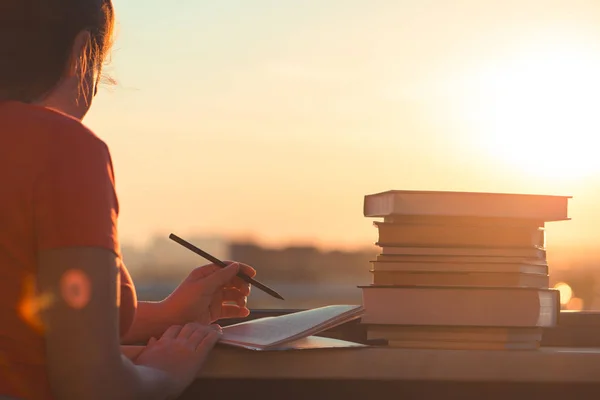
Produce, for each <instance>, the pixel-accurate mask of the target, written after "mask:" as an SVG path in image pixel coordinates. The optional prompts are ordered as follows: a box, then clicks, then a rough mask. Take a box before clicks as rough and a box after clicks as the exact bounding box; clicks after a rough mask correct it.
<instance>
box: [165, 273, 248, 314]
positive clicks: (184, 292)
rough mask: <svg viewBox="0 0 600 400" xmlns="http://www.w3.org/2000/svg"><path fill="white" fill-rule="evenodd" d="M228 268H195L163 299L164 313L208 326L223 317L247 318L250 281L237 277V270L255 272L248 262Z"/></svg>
mask: <svg viewBox="0 0 600 400" xmlns="http://www.w3.org/2000/svg"><path fill="white" fill-rule="evenodd" d="M226 262H227V263H228V264H229V265H228V266H227V267H226V268H221V267H219V266H217V265H214V264H208V265H204V266H202V267H198V268H196V269H194V270H193V271H192V272H191V273H190V274H189V276H188V277H187V278H186V279H185V280H184V281H183V282H181V284H180V285H179V286H178V287H177V289H175V290H174V291H173V293H171V295H170V296H169V297H167V298H166V299H165V300H163V301H162V304H161V308H162V312H164V313H165V314H166V315H169V319H170V320H171V321H175V323H176V324H181V325H182V324H185V323H188V322H198V323H201V324H204V325H208V324H210V323H212V322H214V321H216V320H218V319H222V318H240V317H246V316H248V314H250V311H249V310H248V308H247V307H246V304H247V296H248V295H249V294H250V284H248V283H246V282H244V281H243V280H242V279H241V278H238V277H237V276H236V274H237V273H238V271H241V272H243V273H245V274H246V275H248V276H250V277H253V276H254V275H256V271H255V270H254V269H253V268H252V267H250V266H248V265H245V264H241V263H231V262H229V261H226Z"/></svg>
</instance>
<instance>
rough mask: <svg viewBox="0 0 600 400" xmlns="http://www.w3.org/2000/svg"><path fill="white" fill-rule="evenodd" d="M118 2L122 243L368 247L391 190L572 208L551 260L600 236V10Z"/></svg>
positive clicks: (110, 102) (111, 102) (110, 96)
mask: <svg viewBox="0 0 600 400" xmlns="http://www.w3.org/2000/svg"><path fill="white" fill-rule="evenodd" d="M114 2H115V7H116V13H117V23H118V25H117V36H116V41H115V45H114V49H113V53H112V57H111V62H110V64H109V65H108V67H107V69H106V72H107V74H109V75H110V76H111V77H112V78H114V79H115V80H116V81H117V82H118V84H117V85H116V86H112V87H104V88H103V89H101V91H100V94H99V96H98V97H97V98H96V100H95V103H94V106H93V108H92V111H91V112H90V114H89V115H88V117H87V118H86V121H85V122H86V123H87V124H88V125H89V126H90V127H91V128H92V129H93V130H94V131H95V132H96V133H97V134H98V135H99V136H100V137H101V138H103V139H104V140H105V141H106V142H107V144H108V145H109V148H110V149H111V152H112V156H113V161H114V166H115V170H116V180H117V190H118V195H119V200H120V206H121V214H120V222H119V229H120V235H121V240H122V241H123V242H126V243H134V244H144V243H146V242H147V241H148V240H149V238H151V237H152V236H154V235H156V234H159V235H166V234H168V233H169V232H175V233H177V234H179V235H180V236H184V237H185V235H191V234H194V235H196V234H205V235H207V236H211V235H223V236H226V237H234V238H243V239H252V240H256V241H259V242H261V243H264V244H268V245H286V244H291V243H302V244H314V245H318V246H321V247H329V248H331V247H343V248H349V247H357V246H358V247H360V246H369V245H372V243H373V242H374V241H375V240H376V229H375V228H374V227H373V226H372V221H371V220H369V219H367V218H365V217H364V216H363V215H362V204H363V198H364V195H366V194H371V193H377V192H381V191H386V190H391V189H403V190H454V191H485V192H507V193H536V194H558V195H572V196H573V199H572V200H571V203H570V216H571V218H572V220H571V221H566V222H556V223H552V224H549V225H548V228H547V231H548V246H549V247H550V246H553V245H556V246H559V245H560V246H566V247H567V248H569V246H570V247H571V248H575V247H577V248H580V247H587V248H591V247H593V246H594V245H595V244H596V243H598V241H599V239H600V237H599V235H598V233H597V232H596V229H595V228H596V225H598V224H599V223H600V156H599V155H598V154H597V153H598V151H599V146H598V144H597V143H600V139H599V137H598V136H600V112H599V111H598V110H599V106H600V73H598V71H600V2H598V1H594V0H590V1H577V0H569V1H567V0H563V1H552V0H518V1H513V0H486V1H480V0H462V1H459V0H396V1H383V0H370V1H367V0H362V1H359V0H302V1H300V0H294V1H292V0H278V1H275V0H272V1H266V0H238V1H233V0H219V1H218V2H216V1H203V0H194V1H192V0H172V1H170V2H166V1H158V0H143V1H142V0H127V1H125V0H114Z"/></svg>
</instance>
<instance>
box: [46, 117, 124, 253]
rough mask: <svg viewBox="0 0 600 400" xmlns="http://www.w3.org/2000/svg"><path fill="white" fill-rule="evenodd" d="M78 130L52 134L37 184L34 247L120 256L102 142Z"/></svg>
mask: <svg viewBox="0 0 600 400" xmlns="http://www.w3.org/2000/svg"><path fill="white" fill-rule="evenodd" d="M78 127H79V126H78ZM80 128H81V131H80V132H70V131H69V132H57V133H56V142H54V143H53V145H52V151H51V152H50V156H49V158H48V160H47V162H46V164H45V168H44V170H43V171H41V172H40V176H39V178H38V181H37V182H36V185H35V188H34V202H35V204H34V210H35V211H34V213H35V215H34V220H35V231H36V235H37V237H36V241H37V248H38V250H45V249H51V248H59V247H76V246H86V247H87V246H89V247H102V248H105V249H108V250H112V251H113V252H115V254H117V255H118V256H120V247H119V241H118V237H117V215H118V212H119V205H118V201H117V196H116V193H115V182H114V174H113V166H112V160H111V157H110V153H109V150H108V148H107V146H106V144H104V142H102V141H101V140H100V139H98V138H97V137H96V136H94V135H93V134H92V133H91V132H89V131H87V130H86V129H85V128H84V127H83V126H80Z"/></svg>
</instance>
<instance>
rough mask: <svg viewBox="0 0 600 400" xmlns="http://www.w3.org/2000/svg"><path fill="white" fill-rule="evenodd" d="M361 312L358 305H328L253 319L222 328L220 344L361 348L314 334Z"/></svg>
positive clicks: (260, 348) (263, 347)
mask: <svg viewBox="0 0 600 400" xmlns="http://www.w3.org/2000/svg"><path fill="white" fill-rule="evenodd" d="M363 313H364V309H363V307H362V306H360V305H332V306H325V307H319V308H314V309H311V310H306V311H298V312H295V313H291V314H286V315H281V316H277V317H266V318H259V319H254V320H250V321H246V322H241V323H238V324H234V325H229V326H226V327H224V328H223V337H222V338H221V340H220V343H221V344H224V345H229V346H235V347H241V348H245V349H250V350H258V351H265V350H289V349H308V348H330V347H331V348H333V347H364V345H361V344H358V343H352V342H346V341H342V340H338V339H331V338H321V337H315V336H314V335H316V334H318V333H320V332H323V331H324V330H327V329H331V328H333V327H335V326H338V325H340V324H343V323H346V322H348V321H351V320H354V319H358V318H360V317H361V316H362V315H363Z"/></svg>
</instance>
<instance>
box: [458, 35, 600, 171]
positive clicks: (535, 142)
mask: <svg viewBox="0 0 600 400" xmlns="http://www.w3.org/2000/svg"><path fill="white" fill-rule="evenodd" d="M468 81H469V83H470V84H469V85H468V87H467V88H466V90H465V92H466V93H465V97H466V98H467V102H466V104H465V105H466V108H465V110H464V111H465V112H466V113H467V115H468V118H469V120H470V122H471V123H473V124H474V126H473V128H474V130H475V132H477V135H476V139H475V141H476V142H478V145H479V146H480V147H482V148H483V150H484V152H485V154H487V155H489V156H491V157H495V158H497V159H498V161H500V162H501V163H504V164H506V165H507V166H510V167H513V168H516V169H518V170H520V171H522V172H523V173H527V174H533V175H536V176H539V177H547V178H553V179H554V178H576V177H582V176H586V175H590V174H594V173H600V154H599V153H600V53H599V52H596V53H594V52H593V51H590V50H586V49H585V48H577V47H575V46H564V47H562V48H556V47H554V48H549V49H546V50H545V51H539V50H538V51H532V50H530V51H527V52H523V53H521V54H518V55H515V56H514V57H512V58H510V59H505V60H503V61H501V62H500V61H497V62H494V63H490V65H488V66H486V67H482V68H480V69H479V70H478V71H477V73H475V74H474V75H473V76H471V77H469V79H468Z"/></svg>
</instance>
